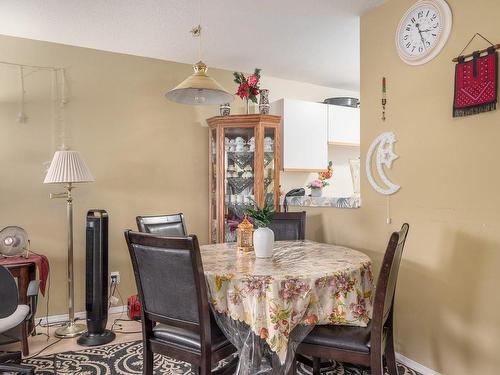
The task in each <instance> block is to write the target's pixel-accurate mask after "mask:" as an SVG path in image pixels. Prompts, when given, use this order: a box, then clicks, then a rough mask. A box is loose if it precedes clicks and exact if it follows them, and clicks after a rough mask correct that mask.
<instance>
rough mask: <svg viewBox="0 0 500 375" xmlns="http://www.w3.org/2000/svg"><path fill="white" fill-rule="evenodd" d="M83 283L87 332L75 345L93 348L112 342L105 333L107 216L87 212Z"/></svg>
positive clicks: (99, 211)
mask: <svg viewBox="0 0 500 375" xmlns="http://www.w3.org/2000/svg"><path fill="white" fill-rule="evenodd" d="M86 271H87V272H86V281H85V306H86V310H87V332H86V333H84V334H83V335H82V336H80V337H79V338H78V344H80V345H83V346H96V345H103V344H107V343H109V342H111V341H113V340H114V339H115V334H114V333H113V332H111V331H110V330H107V329H106V323H107V322H108V213H107V212H106V211H105V210H90V211H89V212H88V213H87V225H86Z"/></svg>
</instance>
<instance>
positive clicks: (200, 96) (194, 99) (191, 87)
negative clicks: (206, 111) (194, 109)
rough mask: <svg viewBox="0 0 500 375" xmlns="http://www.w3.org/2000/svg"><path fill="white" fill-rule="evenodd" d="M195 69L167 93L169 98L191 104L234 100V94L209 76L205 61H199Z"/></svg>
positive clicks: (221, 102) (219, 102) (223, 102)
mask: <svg viewBox="0 0 500 375" xmlns="http://www.w3.org/2000/svg"><path fill="white" fill-rule="evenodd" d="M193 69H194V73H193V74H192V75H190V76H189V77H188V78H186V79H185V80H184V81H182V82H181V83H180V84H179V85H178V86H177V87H175V88H173V89H172V90H170V91H169V92H167V93H166V94H165V96H166V97H167V99H168V100H171V101H173V102H176V103H180V104H190V105H208V104H225V103H231V102H232V101H233V100H234V96H233V95H231V94H230V93H229V92H227V91H226V90H225V89H224V88H223V87H222V86H221V85H220V84H219V83H218V82H217V81H216V80H215V79H213V78H212V77H210V76H208V74H207V70H208V68H207V66H206V65H205V63H203V62H202V61H199V62H198V63H196V64H195V65H194V66H193Z"/></svg>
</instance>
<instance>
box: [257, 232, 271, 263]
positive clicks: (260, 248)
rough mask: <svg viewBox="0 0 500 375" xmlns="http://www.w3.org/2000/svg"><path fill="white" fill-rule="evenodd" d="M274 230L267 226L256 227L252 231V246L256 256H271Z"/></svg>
mask: <svg viewBox="0 0 500 375" xmlns="http://www.w3.org/2000/svg"><path fill="white" fill-rule="evenodd" d="M273 244H274V232H273V231H272V230H271V229H269V228H258V229H256V230H255V231H254V232H253V248H254V250H255V256H256V257H257V258H270V257H272V256H273Z"/></svg>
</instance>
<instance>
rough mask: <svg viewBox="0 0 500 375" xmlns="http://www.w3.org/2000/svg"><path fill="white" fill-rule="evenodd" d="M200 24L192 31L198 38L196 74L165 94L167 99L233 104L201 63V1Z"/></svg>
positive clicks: (184, 101)
mask: <svg viewBox="0 0 500 375" xmlns="http://www.w3.org/2000/svg"><path fill="white" fill-rule="evenodd" d="M199 16H200V23H199V24H198V26H196V27H194V28H193V29H192V30H191V34H193V37H195V38H198V43H199V44H198V58H199V61H198V62H197V63H196V64H194V66H193V69H194V73H193V74H192V75H190V76H189V77H188V78H186V79H185V80H184V81H183V82H181V83H180V84H179V85H178V86H177V87H175V88H173V89H172V90H170V91H169V92H167V93H166V94H165V96H166V97H167V99H169V100H171V101H173V102H176V103H181V104H188V105H208V104H225V103H231V102H232V101H233V100H234V96H233V95H231V94H230V93H229V92H227V91H226V90H225V89H224V88H223V87H222V86H221V85H220V84H219V83H218V82H217V81H216V80H215V79H213V78H212V77H210V76H209V75H208V74H207V70H208V68H207V65H206V64H205V63H204V62H203V61H201V0H200V1H199Z"/></svg>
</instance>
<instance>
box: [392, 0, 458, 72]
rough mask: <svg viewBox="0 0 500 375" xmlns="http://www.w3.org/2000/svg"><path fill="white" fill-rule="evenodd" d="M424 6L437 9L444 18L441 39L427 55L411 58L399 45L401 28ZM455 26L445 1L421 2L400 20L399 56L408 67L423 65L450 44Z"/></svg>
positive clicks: (397, 38)
mask: <svg viewBox="0 0 500 375" xmlns="http://www.w3.org/2000/svg"><path fill="white" fill-rule="evenodd" d="M424 5H431V6H433V7H435V8H437V10H438V12H439V13H440V16H442V17H441V18H442V22H441V37H440V39H439V41H438V43H437V44H436V45H435V46H434V47H433V48H432V49H431V51H430V52H428V53H427V54H425V55H422V56H418V57H409V56H408V55H407V54H405V52H404V51H402V49H401V46H400V45H399V36H400V35H401V34H400V33H401V26H402V25H403V21H404V20H405V19H406V18H407V17H408V15H409V14H410V13H412V12H413V11H414V10H416V9H418V8H420V7H421V6H424ZM452 25H453V15H452V12H451V8H450V5H449V4H448V3H447V2H446V1H445V0H419V1H417V2H416V3H415V4H413V5H412V6H411V7H410V8H408V10H407V11H406V12H405V13H404V15H403V17H401V19H400V20H399V23H398V28H397V29H396V37H395V42H396V50H397V51H398V55H399V57H400V58H401V60H403V61H404V62H405V63H407V64H408V65H423V64H425V63H427V62H429V61H431V60H432V59H434V58H435V57H436V56H437V55H439V53H440V52H441V51H442V50H443V48H444V46H445V45H446V43H447V42H448V39H449V37H450V34H451V28H452Z"/></svg>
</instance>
